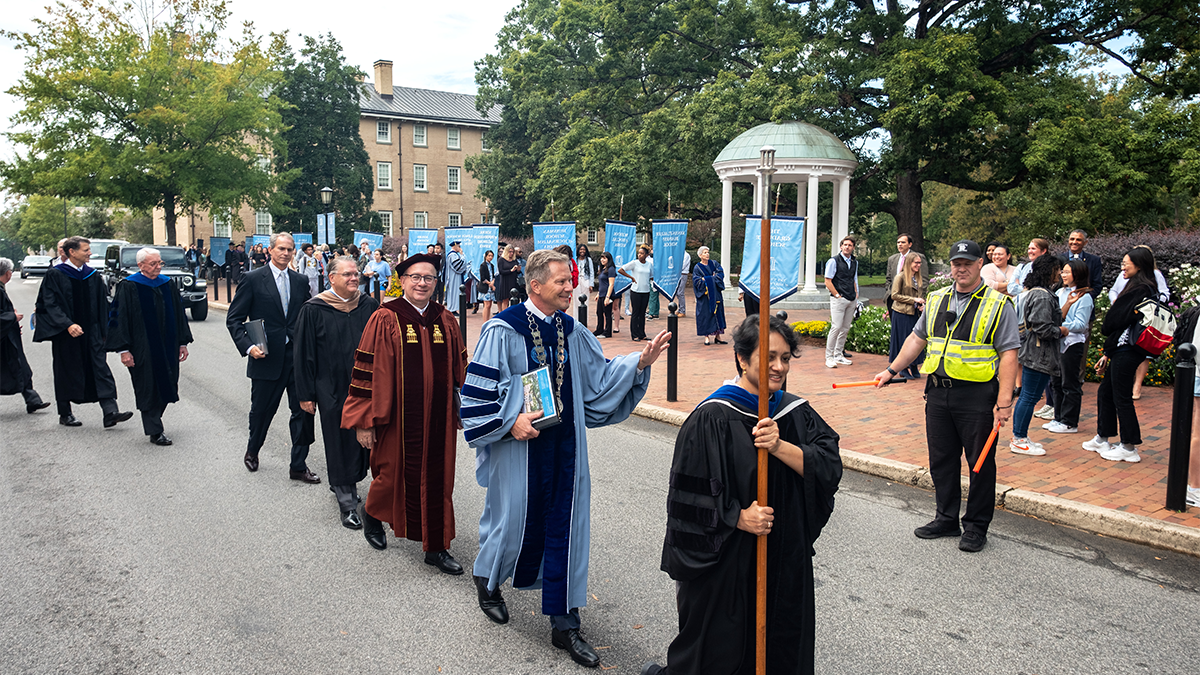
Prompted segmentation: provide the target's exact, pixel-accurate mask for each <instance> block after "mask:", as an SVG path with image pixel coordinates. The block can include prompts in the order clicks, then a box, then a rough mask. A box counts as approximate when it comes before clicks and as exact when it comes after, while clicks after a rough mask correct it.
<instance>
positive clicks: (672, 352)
mask: <svg viewBox="0 0 1200 675" xmlns="http://www.w3.org/2000/svg"><path fill="white" fill-rule="evenodd" d="M678 309H679V305H677V304H675V303H673V302H672V303H671V304H669V305H667V311H668V312H670V314H668V315H667V330H669V331H671V341H670V342H669V343H667V400H668V401H671V402H672V403H674V402H675V401H678V400H679V387H678V382H677V381H676V380H677V379H678V378H677V375H678V372H679V315H678V314H676V313H675V311H676V310H678Z"/></svg>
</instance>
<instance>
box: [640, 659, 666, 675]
mask: <svg viewBox="0 0 1200 675" xmlns="http://www.w3.org/2000/svg"><path fill="white" fill-rule="evenodd" d="M665 671H666V668H663V667H662V666H660V665H658V664H657V663H655V662H653V661H647V662H646V663H645V664H643V665H642V675H659V674H660V673H663V672H665Z"/></svg>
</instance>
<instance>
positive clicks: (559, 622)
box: [462, 250, 670, 667]
mask: <svg viewBox="0 0 1200 675" xmlns="http://www.w3.org/2000/svg"><path fill="white" fill-rule="evenodd" d="M525 275H526V280H527V281H526V284H527V287H528V291H529V300H528V301H526V302H524V303H522V304H518V305H515V306H513V307H510V308H509V309H507V310H505V311H503V312H501V313H500V314H498V315H497V316H496V318H494V319H492V320H491V321H489V322H487V323H486V324H484V326H483V330H482V334H481V335H480V338H479V343H478V345H477V346H476V348H475V356H474V360H472V361H471V363H470V364H469V365H468V366H467V379H466V382H465V384H464V385H463V388H462V406H463V407H462V421H463V428H464V436H465V438H466V440H467V442H468V443H470V444H471V446H472V447H474V448H475V456H476V461H475V467H476V468H475V477H476V480H477V481H478V482H479V484H480V485H481V486H483V487H485V488H487V495H486V497H485V499H484V508H483V515H482V516H481V517H480V519H479V555H478V557H476V558H475V569H474V575H475V584H476V588H477V591H478V593H479V605H480V608H481V609H482V610H483V612H484V614H486V615H487V616H488V618H490V619H492V620H493V621H495V622H496V623H506V622H507V621H508V609H507V607H506V606H505V604H504V599H503V598H502V597H501V595H500V585H501V584H503V583H504V581H505V580H507V579H510V578H511V579H512V580H513V587H514V588H518V589H538V588H540V589H541V590H542V613H543V614H546V615H548V616H549V617H550V624H551V628H552V630H551V642H552V643H553V644H554V646H555V647H558V648H559V649H565V650H567V652H568V653H569V654H570V655H571V658H572V659H573V660H575V662H577V663H579V664H581V665H585V666H589V667H594V666H597V665H599V663H600V659H599V657H598V656H597V655H596V652H595V650H594V649H592V647H591V646H590V645H589V644H588V643H587V642H586V641H584V640H583V638H582V637H580V635H579V608H580V607H583V606H585V605H586V604H587V568H588V545H589V540H590V525H591V517H590V498H591V478H590V475H589V470H588V458H587V434H586V429H587V428H594V427H600V426H604V425H607V424H616V423H618V422H621V421H622V420H624V419H625V418H626V417H628V416H629V414H630V413H631V412H632V411H633V408H634V407H635V406H636V405H637V403H638V401H640V400H641V398H642V396H643V395H645V393H646V386H647V384H648V383H649V381H650V364H652V363H654V361H655V360H656V359H657V358H658V356H659V354H660V353H661V352H662V350H663V348H664V347H666V345H667V343H668V342H669V340H670V334H669V333H668V332H667V331H663V332H661V333H659V334H658V335H657V336H655V337H654V339H652V340H649V341H648V342H647V344H646V347H645V349H643V350H642V351H641V352H640V353H637V352H635V353H632V354H627V355H625V356H619V357H617V358H614V359H613V360H611V361H606V360H605V358H604V352H603V351H602V350H601V348H600V343H599V342H598V341H597V340H596V338H595V336H594V335H592V333H591V332H590V331H588V330H586V329H578V330H577V329H576V324H575V322H574V321H573V320H572V319H571V317H570V316H569V315H568V314H566V313H565V311H564V310H568V309H569V308H570V306H571V299H572V297H573V295H574V290H573V288H572V285H571V267H570V261H569V259H568V258H567V257H566V256H565V255H563V254H561V253H557V252H555V251H548V250H543V251H536V252H534V253H533V254H532V255H530V256H529V262H528V264H527V266H526V270H525ZM543 365H546V366H549V369H550V381H551V382H552V386H553V387H554V388H555V389H556V393H557V394H558V396H559V401H560V402H561V403H560V411H559V418H560V421H559V422H558V423H557V424H554V425H550V426H544V427H542V428H541V429H537V428H535V427H534V424H535V423H536V421H537V420H538V419H539V418H541V417H542V416H543V413H542V412H541V411H539V412H533V413H527V412H522V407H523V405H524V399H525V393H524V387H523V386H522V381H521V376H522V375H523V374H525V373H528V372H530V371H533V370H535V369H537V368H540V367H541V366H543ZM539 426H540V424H539Z"/></svg>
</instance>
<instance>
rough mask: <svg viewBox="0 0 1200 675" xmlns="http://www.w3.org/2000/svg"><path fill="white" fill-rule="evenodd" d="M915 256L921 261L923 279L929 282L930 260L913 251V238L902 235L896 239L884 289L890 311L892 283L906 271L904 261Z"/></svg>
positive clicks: (885, 302)
mask: <svg viewBox="0 0 1200 675" xmlns="http://www.w3.org/2000/svg"><path fill="white" fill-rule="evenodd" d="M910 255H915V256H917V257H919V258H920V259H921V278H922V279H925V281H926V282H928V281H929V260H928V259H926V258H925V256H923V255H921V254H920V253H917V252H916V251H913V250H912V237H909V236H908V235H907V234H902V235H900V236H899V237H896V252H895V253H893V254H892V256H891V257H890V258H888V261H887V279H886V281H885V282H884V284H885V286H884V289H883V299H884V304H885V305H886V306H887V308H888V309H889V310H890V309H891V307H892V303H891V302H889V300H890V299H891V297H892V281H894V280H895V279H896V275H897V274H900V270H902V269H904V261H905V260H908V256H910Z"/></svg>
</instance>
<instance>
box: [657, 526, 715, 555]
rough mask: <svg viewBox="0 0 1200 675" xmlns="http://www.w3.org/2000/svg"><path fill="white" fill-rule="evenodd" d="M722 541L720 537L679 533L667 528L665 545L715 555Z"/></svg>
mask: <svg viewBox="0 0 1200 675" xmlns="http://www.w3.org/2000/svg"><path fill="white" fill-rule="evenodd" d="M722 543H723V541H722V540H721V538H720V537H715V536H709V535H703V534H694V533H692V532H681V531H680V530H674V529H671V528H667V545H668V546H675V547H677V548H682V549H687V550H689V551H700V552H701V553H716V552H717V551H720V550H721V544H722Z"/></svg>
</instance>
